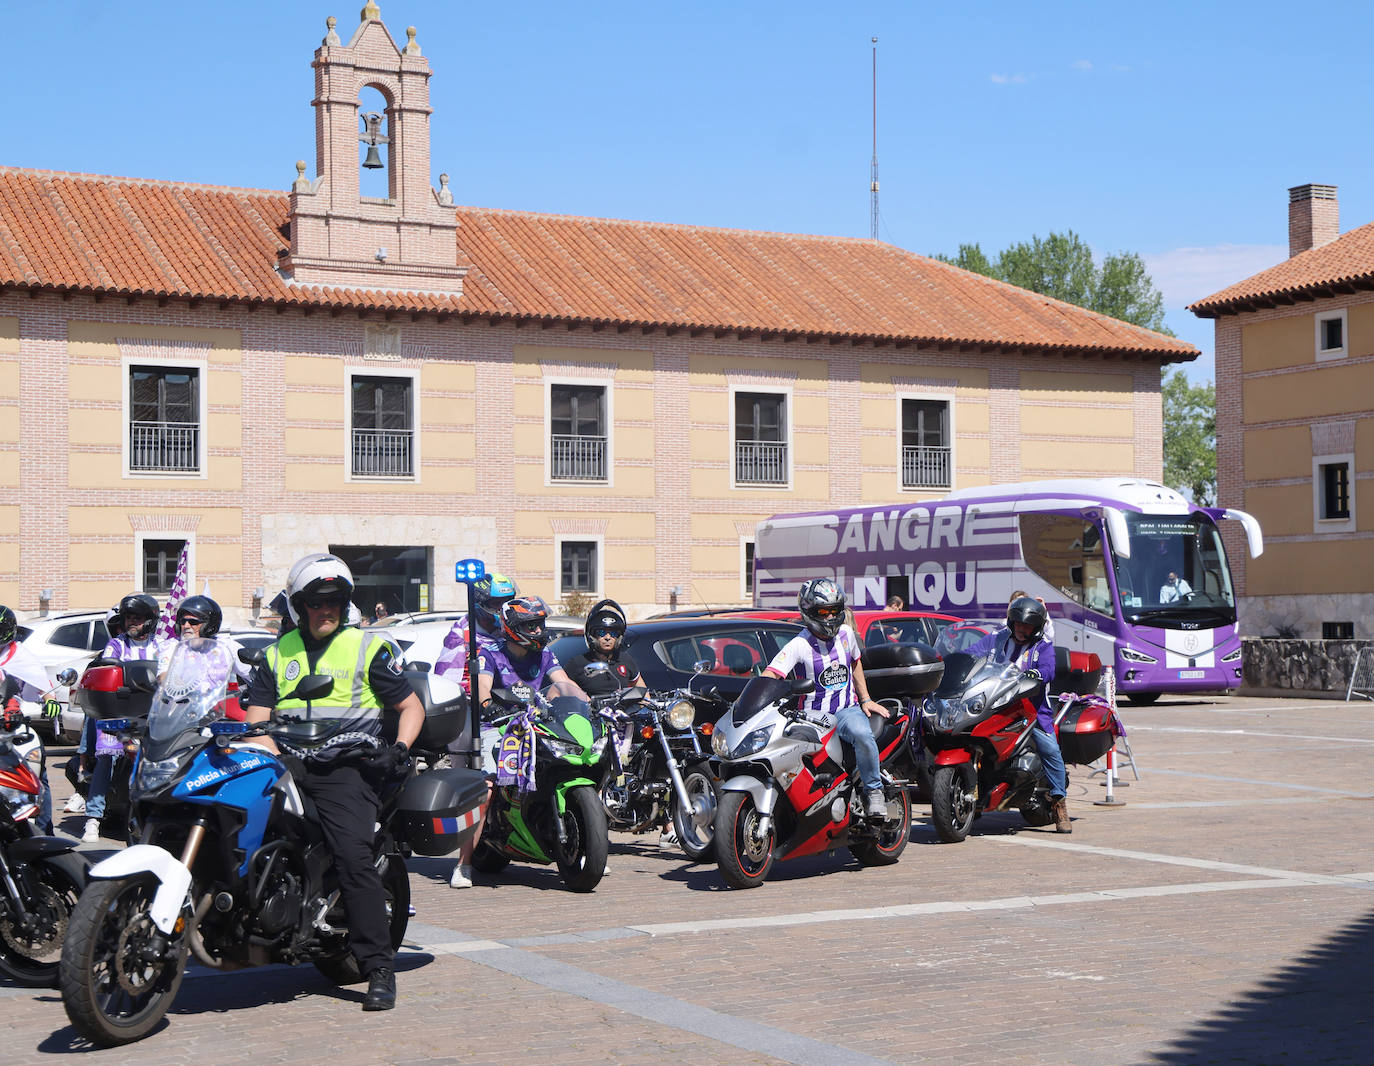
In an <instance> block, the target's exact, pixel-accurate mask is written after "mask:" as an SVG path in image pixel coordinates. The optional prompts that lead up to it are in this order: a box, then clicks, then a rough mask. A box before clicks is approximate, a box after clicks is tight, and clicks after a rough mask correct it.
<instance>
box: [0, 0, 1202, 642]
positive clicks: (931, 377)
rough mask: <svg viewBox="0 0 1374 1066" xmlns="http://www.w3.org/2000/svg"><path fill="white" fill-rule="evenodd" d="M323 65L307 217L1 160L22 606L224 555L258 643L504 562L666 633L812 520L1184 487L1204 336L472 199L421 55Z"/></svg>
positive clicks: (1, 338) (748, 246) (762, 243)
mask: <svg viewBox="0 0 1374 1066" xmlns="http://www.w3.org/2000/svg"><path fill="white" fill-rule="evenodd" d="M313 66H314V69H315V78H316V98H315V101H314V104H313V106H314V108H315V111H316V173H315V176H314V177H313V178H307V177H306V176H305V172H306V170H307V167H306V166H305V165H304V164H300V165H299V166H298V174H297V178H296V181H295V182H294V184H293V186H292V189H291V192H290V193H289V195H283V194H281V193H276V192H270V191H262V190H244V189H231V188H225V187H207V186H196V185H188V184H178V183H175V182H161V181H156V182H155V181H141V180H137V179H115V178H103V177H92V176H89V175H73V174H56V173H51V172H43V171H34V170H26V169H22V168H2V169H0V247H3V250H4V253H5V254H4V255H3V256H0V403H3V404H6V405H8V406H11V407H12V408H13V410H14V416H15V417H14V418H12V419H11V420H10V426H11V429H10V431H9V435H8V438H7V439H4V440H0V456H3V457H8V458H4V459H0V602H9V603H14V604H16V605H18V606H19V607H20V608H22V609H34V608H37V607H38V606H40V604H39V593H40V591H41V590H52V600H51V602H50V603H49V604H48V606H49V607H51V608H52V609H61V608H66V607H84V606H95V605H103V604H108V603H110V602H113V601H114V600H115V599H117V598H118V596H119V595H121V594H123V593H124V592H127V591H128V589H129V588H130V587H131V586H133V587H147V588H149V589H150V590H151V591H158V590H159V588H160V583H161V582H163V581H164V580H165V579H166V570H167V560H168V558H169V557H171V556H174V554H175V551H176V550H177V548H178V546H179V545H180V544H181V543H182V542H189V543H190V545H191V549H190V558H191V563H192V571H193V573H192V585H193V587H196V588H199V587H200V585H201V584H202V583H203V582H204V581H206V580H208V581H209V583H210V586H211V590H212V592H213V594H214V595H215V596H216V598H217V599H219V600H220V601H221V602H222V603H224V604H225V606H226V608H227V611H228V613H230V614H231V615H236V616H242V615H246V614H248V613H250V612H253V611H255V610H256V609H257V607H258V606H259V605H260V599H261V598H262V597H266V598H270V596H271V595H272V593H273V591H275V589H276V588H279V587H280V585H281V582H282V580H283V578H284V576H285V573H286V570H287V568H288V567H289V565H290V563H291V561H293V560H294V558H296V557H297V556H299V555H300V554H301V553H303V552H305V551H307V550H316V549H319V548H321V547H325V546H329V547H336V548H339V549H340V550H341V551H342V552H344V553H345V555H346V557H348V558H349V559H350V561H351V562H352V563H353V565H354V567H355V570H357V571H358V573H359V577H360V582H361V584H362V585H363V591H362V598H363V599H364V602H368V603H370V601H371V599H372V598H373V597H374V596H375V597H380V598H383V599H384V600H385V601H386V602H387V603H388V606H391V607H394V608H406V609H417V608H426V607H428V608H444V607H453V606H458V605H459V603H460V602H461V595H460V593H459V589H458V587H457V586H456V585H455V583H454V582H453V580H452V575H453V563H454V562H455V561H456V560H457V559H459V558H463V557H466V556H473V555H476V556H480V557H483V558H485V559H486V560H487V562H488V565H489V566H492V567H494V568H499V569H502V570H505V571H507V572H511V573H513V574H514V575H515V576H516V577H517V579H518V580H519V581H520V583H521V586H522V588H525V589H528V590H529V591H533V592H538V593H540V594H543V595H545V596H546V597H547V598H548V599H549V600H550V601H551V602H552V601H558V600H562V599H565V598H566V597H567V596H568V595H569V594H571V593H577V592H581V593H586V594H588V595H591V596H599V595H601V594H603V593H604V594H609V595H614V596H616V597H617V598H619V599H620V600H621V601H622V602H624V603H626V604H627V606H629V607H630V608H631V610H632V611H633V612H635V613H643V612H646V611H648V610H650V609H654V608H657V609H662V608H664V607H668V606H671V605H674V604H679V605H685V604H687V603H689V602H692V603H696V602H705V603H710V604H713V605H714V604H723V603H734V602H741V601H743V600H745V599H746V598H747V597H748V594H749V590H748V580H749V559H750V545H751V543H752V534H753V530H754V527H755V525H756V523H758V522H759V521H760V520H761V519H763V518H764V517H766V516H768V515H770V514H773V513H777V512H780V511H797V510H805V509H808V508H819V507H825V506H831V505H835V504H838V505H852V504H858V503H872V502H882V501H887V500H895V499H902V498H913V499H929V498H932V497H935V496H939V495H942V494H943V493H944V492H946V491H948V490H949V489H950V488H954V487H966V486H969V485H978V484H986V483H994V482H1005V481H1011V480H1018V479H1022V478H1033V477H1055V476H1078V475H1082V476H1101V475H1104V474H1126V475H1133V476H1142V477H1149V478H1158V477H1159V475H1160V468H1161V455H1160V449H1161V438H1162V427H1161V415H1160V405H1159V382H1160V371H1161V365H1162V364H1166V363H1168V362H1172V361H1179V360H1186V359H1191V358H1193V357H1195V355H1196V352H1195V350H1194V349H1192V348H1191V347H1190V346H1188V345H1186V344H1183V343H1181V342H1178V341H1176V340H1174V339H1172V338H1167V337H1162V336H1159V335H1157V334H1154V333H1151V332H1149V331H1146V330H1142V329H1138V328H1136V327H1133V326H1129V325H1127V324H1125V323H1121V322H1118V321H1116V320H1113V319H1107V318H1104V317H1102V316H1099V315H1095V314H1092V313H1090V312H1087V311H1084V310H1082V309H1080V308H1077V307H1071V306H1069V305H1065V304H1060V303H1058V302H1057V301H1054V300H1050V299H1048V298H1045V297H1041V296H1038V295H1035V294H1033V293H1028V292H1025V291H1024V290H1019V289H1015V288H1012V287H1010V286H1006V285H1003V284H1001V283H998V282H995V281H991V280H990V279H987V278H982V277H978V276H976V275H970V274H967V273H965V272H963V271H959V270H957V269H956V268H953V267H950V266H948V265H946V264H942V263H938V262H934V261H932V260H928V259H925V258H923V257H920V256H915V255H912V254H910V253H907V252H904V251H902V250H901V249H897V248H894V247H892V246H890V245H884V244H881V243H878V242H874V241H861V240H852V239H840V238H823V237H808V236H797V235H787V234H770V233H757V232H751V231H739V230H720V229H710V228H706V227H689V226H669V225H660V224H653V223H635V222H620V221H615V220H607V219H581V218H569V217H564V216H550V215H538V214H533V213H527V212H507V211H494V210H480V209H475V208H467V207H461V206H455V205H454V203H453V191H452V190H451V189H450V188H449V184H448V177H447V175H440V180H439V184H438V186H437V187H435V186H434V185H433V184H432V178H431V167H430V160H429V122H430V113H429V106H428V78H429V76H430V72H429V66H428V60H427V59H426V58H425V57H424V56H423V55H422V54H421V52H420V49H419V46H418V44H417V43H416V35H415V34H414V32H413V31H407V43H406V44H404V45H402V46H400V47H398V46H397V45H396V44H395V42H394V40H393V38H392V37H391V35H390V34H389V33H388V31H387V30H386V28H385V26H383V24H382V23H381V21H380V17H379V14H378V13H377V12H376V9H375V5H369V7H368V8H365V9H364V12H363V19H362V21H361V23H360V24H359V26H358V27H357V29H356V31H355V32H354V34H353V35H352V37H351V38H350V40H348V41H347V42H346V43H345V42H344V41H343V40H342V38H341V37H340V35H339V34H338V33H337V31H336V27H335V25H334V24H333V20H332V19H331V20H330V25H329V32H328V35H327V36H326V37H325V39H324V41H323V42H322V44H321V46H320V48H319V49H317V51H316V53H315V57H314V63H313ZM363 89H369V90H376V91H378V92H380V93H381V95H382V98H383V99H384V100H385V102H386V104H385V113H384V115H382V116H381V117H380V118H379V119H378V120H375V121H374V124H373V133H378V132H380V133H381V135H382V137H381V139H379V144H381V145H382V146H383V148H384V152H385V155H384V167H385V169H386V175H387V186H386V188H387V190H388V195H387V196H384V197H369V196H366V195H364V194H363V192H362V185H361V184H360V181H359V121H360V115H359V106H358V100H359V93H360V91H361V90H363ZM364 122H365V120H364ZM363 129H364V132H366V130H367V127H366V125H364V127H363ZM381 154H382V153H381V152H380V151H379V155H381Z"/></svg>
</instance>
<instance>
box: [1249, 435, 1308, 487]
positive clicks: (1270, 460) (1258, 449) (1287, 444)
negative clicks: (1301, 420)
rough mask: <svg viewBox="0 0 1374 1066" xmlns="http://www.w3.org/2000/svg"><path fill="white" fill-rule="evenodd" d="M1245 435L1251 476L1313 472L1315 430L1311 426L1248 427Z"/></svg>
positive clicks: (1256, 478) (1263, 477)
mask: <svg viewBox="0 0 1374 1066" xmlns="http://www.w3.org/2000/svg"><path fill="white" fill-rule="evenodd" d="M1244 439H1245V477H1246V479H1247V480H1250V481H1265V480H1268V479H1270V478H1290V477H1302V478H1307V477H1311V476H1312V431H1311V430H1310V429H1309V428H1308V427H1307V426H1277V427H1274V428H1272V429H1247V430H1245V432H1244Z"/></svg>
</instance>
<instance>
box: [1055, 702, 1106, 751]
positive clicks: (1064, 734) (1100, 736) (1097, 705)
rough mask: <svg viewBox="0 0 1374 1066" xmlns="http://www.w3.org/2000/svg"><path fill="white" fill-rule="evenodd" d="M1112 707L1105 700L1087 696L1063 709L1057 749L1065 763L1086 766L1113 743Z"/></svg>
mask: <svg viewBox="0 0 1374 1066" xmlns="http://www.w3.org/2000/svg"><path fill="white" fill-rule="evenodd" d="M1112 717H1113V715H1112V708H1111V706H1110V705H1109V704H1108V703H1107V701H1106V700H1103V699H1098V698H1095V697H1089V698H1088V699H1086V700H1080V701H1079V702H1078V703H1076V704H1074V705H1073V706H1072V707H1070V708H1069V709H1068V711H1066V712H1065V714H1064V717H1063V719H1062V720H1061V721H1060V723H1059V751H1060V753H1061V754H1062V755H1063V756H1064V761H1065V762H1066V763H1072V764H1073V765H1075V766H1087V765H1088V763H1090V762H1096V761H1097V760H1098V759H1100V758H1102V756H1104V755H1106V754H1107V752H1108V751H1110V750H1111V748H1112V747H1113V745H1115V744H1116V732H1115V730H1114V728H1113V724H1114V723H1113V721H1112Z"/></svg>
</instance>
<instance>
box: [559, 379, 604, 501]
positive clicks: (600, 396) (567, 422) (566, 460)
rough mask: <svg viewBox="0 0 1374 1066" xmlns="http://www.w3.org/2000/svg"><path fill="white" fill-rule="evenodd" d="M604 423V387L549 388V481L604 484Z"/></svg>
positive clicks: (566, 386)
mask: <svg viewBox="0 0 1374 1066" xmlns="http://www.w3.org/2000/svg"><path fill="white" fill-rule="evenodd" d="M607 421H608V419H607V417H606V387H605V386H604V385H550V386H549V478H550V480H553V481H605V480H607V478H608V474H609V463H608V462H607V443H608V442H607Z"/></svg>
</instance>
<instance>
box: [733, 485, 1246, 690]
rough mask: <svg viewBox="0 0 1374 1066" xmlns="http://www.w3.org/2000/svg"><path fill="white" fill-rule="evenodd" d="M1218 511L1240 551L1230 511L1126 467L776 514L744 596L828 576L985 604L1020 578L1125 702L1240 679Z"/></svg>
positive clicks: (860, 604) (918, 600)
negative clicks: (1194, 500)
mask: <svg viewBox="0 0 1374 1066" xmlns="http://www.w3.org/2000/svg"><path fill="white" fill-rule="evenodd" d="M1222 521H1236V522H1239V523H1240V525H1241V527H1242V528H1243V529H1244V531H1245V535H1246V540H1247V543H1248V545H1249V549H1250V554H1251V555H1252V556H1255V555H1259V554H1260V553H1261V552H1262V551H1263V550H1264V539H1263V536H1262V534H1261V533H1260V528H1259V523H1258V522H1256V521H1255V519H1254V518H1253V517H1251V516H1250V515H1248V514H1246V513H1245V512H1244V511H1237V510H1233V509H1231V508H1226V507H1197V506H1194V505H1193V504H1191V503H1189V502H1188V501H1187V500H1186V499H1184V498H1183V497H1182V496H1180V495H1179V494H1178V493H1177V492H1174V491H1173V490H1172V489H1168V488H1165V487H1164V486H1163V485H1157V484H1155V483H1154V482H1150V481H1140V480H1135V479H1130V478H1098V479H1090V480H1064V481H1026V482H1021V483H1019V484H1012V485H989V486H985V487H983V488H978V489H965V490H961V491H959V492H953V493H951V494H950V495H948V496H946V497H944V498H943V499H940V500H935V501H933V502H930V503H908V504H890V505H883V506H877V507H856V508H850V509H843V510H840V509H837V510H832V511H815V512H811V513H807V514H791V515H775V516H774V517H772V518H769V519H768V520H767V521H765V522H763V523H762V524H761V525H760V526H759V528H758V530H757V532H756V534H755V543H754V602H755V604H756V606H758V607H766V608H776V609H783V608H788V607H794V606H795V605H796V595H797V587H798V586H799V585H800V584H801V582H802V581H803V580H805V579H806V578H808V577H817V576H828V577H833V578H835V579H836V580H837V581H839V582H840V584H841V587H842V588H843V589H844V590H845V592H846V594H847V595H848V596H849V597H850V603H851V604H852V605H853V606H854V607H855V608H856V609H863V608H871V607H881V606H883V605H884V604H885V603H886V602H887V597H888V596H890V595H891V594H892V593H894V592H896V593H900V594H901V595H902V596H903V598H904V599H905V600H906V601H907V603H908V604H909V605H910V606H911V607H912V608H913V609H919V608H927V609H930V610H933V611H943V612H945V613H947V614H953V615H957V616H959V617H961V618H971V619H999V618H1004V617H1005V616H1006V608H1007V600H1008V599H1009V597H1010V595H1011V593H1012V592H1013V591H1017V590H1020V591H1025V592H1027V593H1029V594H1030V595H1032V596H1039V597H1041V598H1042V599H1044V601H1045V602H1046V603H1047V604H1048V605H1049V609H1050V616H1051V617H1052V618H1053V619H1054V628H1055V637H1054V639H1055V643H1056V644H1058V645H1060V646H1062V647H1066V648H1069V649H1071V650H1073V651H1087V652H1096V653H1097V655H1098V656H1099V657H1100V658H1101V659H1102V662H1103V663H1104V664H1106V665H1111V666H1113V667H1114V668H1115V670H1116V676H1117V688H1118V690H1119V691H1121V692H1122V693H1124V694H1125V695H1127V696H1128V697H1130V699H1131V701H1132V702H1134V703H1150V702H1153V701H1154V700H1155V699H1157V698H1158V696H1159V694H1160V693H1162V692H1196V691H1217V690H1223V691H1229V690H1231V689H1234V688H1236V687H1238V686H1239V684H1240V677H1241V664H1240V638H1239V636H1238V635H1237V632H1236V598H1235V592H1234V590H1233V589H1232V586H1231V570H1230V567H1229V566H1228V565H1227V562H1226V550H1225V548H1224V547H1223V546H1222V542H1221V535H1220V532H1219V531H1218V529H1217V523H1219V522H1222Z"/></svg>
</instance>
